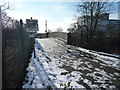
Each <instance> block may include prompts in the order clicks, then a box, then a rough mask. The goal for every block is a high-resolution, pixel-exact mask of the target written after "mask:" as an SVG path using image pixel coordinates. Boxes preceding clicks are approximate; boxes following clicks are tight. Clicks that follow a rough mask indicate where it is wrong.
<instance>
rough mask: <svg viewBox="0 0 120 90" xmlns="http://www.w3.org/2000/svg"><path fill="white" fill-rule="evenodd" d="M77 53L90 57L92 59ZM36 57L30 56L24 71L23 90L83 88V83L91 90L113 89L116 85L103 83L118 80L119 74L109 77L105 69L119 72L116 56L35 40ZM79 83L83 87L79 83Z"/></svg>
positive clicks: (54, 40) (62, 43) (115, 73)
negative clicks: (30, 89) (25, 89)
mask: <svg viewBox="0 0 120 90" xmlns="http://www.w3.org/2000/svg"><path fill="white" fill-rule="evenodd" d="M69 48H71V49H69ZM79 51H80V52H85V54H88V56H90V55H92V59H91V58H89V57H86V56H85V55H84V54H82V53H79ZM35 53H36V58H34V53H32V57H31V58H30V63H29V66H28V67H27V69H26V70H27V71H28V73H27V75H26V78H25V80H26V81H25V83H24V85H23V88H53V89H55V88H65V87H67V88H76V89H77V88H86V87H85V85H84V84H83V83H85V84H86V85H88V86H89V87H90V88H100V87H102V88H106V87H108V86H109V88H116V86H115V85H113V84H111V85H109V84H108V83H106V80H108V81H109V82H110V83H111V82H112V81H111V80H112V79H114V80H117V78H116V77H115V76H117V77H118V76H119V72H114V73H108V72H107V71H106V70H104V68H105V67H110V68H113V69H116V70H120V67H119V65H120V62H119V59H118V58H117V56H115V57H113V56H112V55H111V54H106V53H102V52H95V51H92V50H87V49H84V48H81V47H73V46H70V45H66V46H64V42H62V41H60V40H58V39H37V40H36V41H35ZM101 53H102V54H101ZM105 54H106V55H105ZM110 55H111V56H110ZM94 64H96V65H94ZM98 65H99V66H98ZM63 66H65V67H63ZM95 66H96V67H95ZM71 69H72V70H71ZM86 71H87V73H86ZM86 77H91V78H93V79H92V80H91V79H89V78H86ZM81 80H82V81H83V83H78V82H79V81H81Z"/></svg>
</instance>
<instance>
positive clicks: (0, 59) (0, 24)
mask: <svg viewBox="0 0 120 90" xmlns="http://www.w3.org/2000/svg"><path fill="white" fill-rule="evenodd" d="M1 14H2V13H1V6H0V90H1V89H2V15H1Z"/></svg>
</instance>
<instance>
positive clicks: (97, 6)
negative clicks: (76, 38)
mask: <svg viewBox="0 0 120 90" xmlns="http://www.w3.org/2000/svg"><path fill="white" fill-rule="evenodd" d="M113 4H114V3H113V2H82V3H80V4H79V5H78V6H77V12H78V13H79V14H80V17H79V18H78V23H79V25H80V26H81V27H82V29H84V30H85V32H86V37H87V39H92V38H93V36H94V34H95V31H96V30H97V27H98V25H99V22H100V19H101V18H103V17H102V16H103V15H102V14H106V13H112V12H113V11H112V10H113V9H114V8H113V7H112V6H113Z"/></svg>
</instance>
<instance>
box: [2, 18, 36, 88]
mask: <svg viewBox="0 0 120 90" xmlns="http://www.w3.org/2000/svg"><path fill="white" fill-rule="evenodd" d="M16 25H17V26H16V28H5V29H4V30H2V31H3V50H2V51H3V63H2V65H3V67H2V69H3V73H2V74H3V80H2V81H3V88H21V85H22V84H23V83H22V82H23V81H24V76H25V69H26V67H27V64H28V62H29V58H30V56H31V52H32V50H33V45H34V38H30V37H29V34H28V33H27V30H26V27H25V25H24V24H23V23H22V20H20V22H18V23H17V24H16Z"/></svg>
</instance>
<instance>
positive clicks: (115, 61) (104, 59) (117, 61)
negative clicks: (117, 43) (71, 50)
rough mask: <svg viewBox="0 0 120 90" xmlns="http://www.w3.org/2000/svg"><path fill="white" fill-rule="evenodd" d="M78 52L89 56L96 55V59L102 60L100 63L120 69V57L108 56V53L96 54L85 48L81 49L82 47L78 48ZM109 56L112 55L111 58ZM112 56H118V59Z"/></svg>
mask: <svg viewBox="0 0 120 90" xmlns="http://www.w3.org/2000/svg"><path fill="white" fill-rule="evenodd" d="M76 50H79V51H82V52H85V53H87V54H89V55H94V57H95V58H96V59H97V60H100V61H102V62H104V63H105V64H107V66H111V67H115V68H117V69H120V67H119V66H120V59H119V58H120V56H117V55H112V54H107V53H103V52H95V51H92V50H88V49H84V48H81V47H79V48H76ZM101 54H104V55H101ZM107 55H111V57H110V56H107ZM112 56H116V58H115V57H112ZM118 57H119V58H118Z"/></svg>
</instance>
